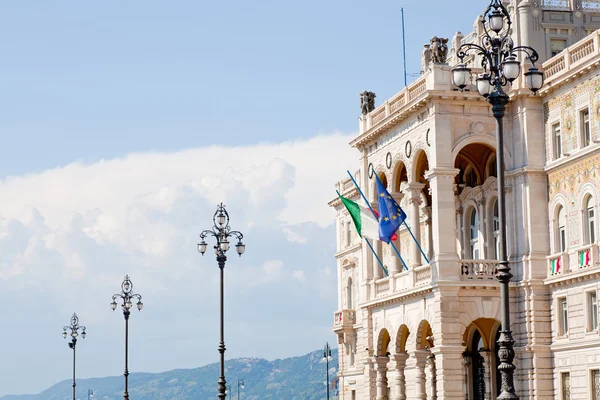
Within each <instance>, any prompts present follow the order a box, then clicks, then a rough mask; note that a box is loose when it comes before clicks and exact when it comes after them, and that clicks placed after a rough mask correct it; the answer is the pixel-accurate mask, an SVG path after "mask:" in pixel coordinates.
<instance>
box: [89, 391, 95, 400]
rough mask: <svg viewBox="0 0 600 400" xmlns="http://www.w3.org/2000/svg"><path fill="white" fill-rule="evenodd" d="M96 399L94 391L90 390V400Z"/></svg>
mask: <svg viewBox="0 0 600 400" xmlns="http://www.w3.org/2000/svg"><path fill="white" fill-rule="evenodd" d="M93 399H94V391H93V390H92V389H88V400H93Z"/></svg>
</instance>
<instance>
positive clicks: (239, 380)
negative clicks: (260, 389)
mask: <svg viewBox="0 0 600 400" xmlns="http://www.w3.org/2000/svg"><path fill="white" fill-rule="evenodd" d="M240 388H242V389H243V388H244V381H243V380H242V379H240V378H238V400H240Z"/></svg>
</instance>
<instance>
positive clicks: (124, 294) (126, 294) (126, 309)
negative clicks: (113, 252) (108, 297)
mask: <svg viewBox="0 0 600 400" xmlns="http://www.w3.org/2000/svg"><path fill="white" fill-rule="evenodd" d="M117 299H121V300H122V301H123V304H121V309H122V310H123V316H124V317H125V373H124V374H123V376H125V392H124V393H123V399H124V400H129V392H128V391H127V384H128V376H129V370H128V369H127V362H128V351H129V347H128V346H129V315H130V314H131V311H130V310H131V308H132V307H133V302H132V300H134V299H135V300H137V303H136V306H137V309H138V311H142V308H143V307H144V303H142V296H140V295H139V294H135V293H133V283H131V280H130V279H129V275H125V279H124V280H123V283H121V293H117V294H113V296H112V303H110V308H112V310H113V311H115V310H116V309H117Z"/></svg>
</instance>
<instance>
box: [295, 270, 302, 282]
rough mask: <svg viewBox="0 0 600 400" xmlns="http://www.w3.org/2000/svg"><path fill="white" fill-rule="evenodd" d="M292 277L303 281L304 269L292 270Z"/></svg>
mask: <svg viewBox="0 0 600 400" xmlns="http://www.w3.org/2000/svg"><path fill="white" fill-rule="evenodd" d="M292 279H295V280H297V281H303V280H304V271H302V270H296V271H294V272H292Z"/></svg>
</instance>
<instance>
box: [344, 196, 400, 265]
mask: <svg viewBox="0 0 600 400" xmlns="http://www.w3.org/2000/svg"><path fill="white" fill-rule="evenodd" d="M335 192H336V193H337V195H338V196H339V197H342V195H341V194H340V192H339V191H338V190H336V191H335ZM371 211H373V209H372V208H371ZM363 239H365V242H367V244H368V245H369V248H370V249H371V251H372V252H373V255H374V256H375V258H376V259H377V261H379V265H381V269H383V272H384V273H385V276H389V274H388V271H387V269H385V267H384V266H383V263H382V262H381V259H380V258H379V256H378V255H377V253H375V250H374V249H373V246H371V243H369V240H368V239H367V238H363Z"/></svg>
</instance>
